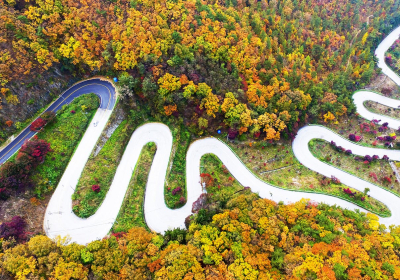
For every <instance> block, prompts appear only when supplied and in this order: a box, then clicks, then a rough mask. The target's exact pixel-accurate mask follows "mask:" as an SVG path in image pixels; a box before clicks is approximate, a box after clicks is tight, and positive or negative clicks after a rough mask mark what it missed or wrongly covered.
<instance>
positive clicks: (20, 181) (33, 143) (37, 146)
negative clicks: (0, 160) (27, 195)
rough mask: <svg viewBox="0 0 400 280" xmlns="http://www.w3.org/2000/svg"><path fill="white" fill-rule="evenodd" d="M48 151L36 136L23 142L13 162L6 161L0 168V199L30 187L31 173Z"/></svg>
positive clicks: (45, 145)
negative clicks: (12, 192)
mask: <svg viewBox="0 0 400 280" xmlns="http://www.w3.org/2000/svg"><path fill="white" fill-rule="evenodd" d="M50 151H51V148H50V144H49V143H47V142H46V141H45V140H42V139H38V138H37V137H36V136H34V137H33V138H32V139H31V140H27V141H26V142H24V144H23V145H22V146H21V148H20V150H19V151H18V153H17V156H16V158H15V161H7V162H6V163H4V164H3V165H1V166H0V198H3V199H5V198H7V197H8V196H9V194H10V192H11V191H17V192H20V191H22V190H24V189H26V188H30V187H32V186H33V185H32V181H31V178H30V176H31V174H32V171H33V170H34V169H35V168H36V167H37V166H38V165H39V164H40V163H42V162H43V161H44V159H45V156H46V155H47V153H49V152H50Z"/></svg>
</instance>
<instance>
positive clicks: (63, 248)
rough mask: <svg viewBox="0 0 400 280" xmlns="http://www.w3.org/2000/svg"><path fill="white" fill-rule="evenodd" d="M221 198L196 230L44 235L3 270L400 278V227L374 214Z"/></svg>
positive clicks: (10, 254) (3, 259)
mask: <svg viewBox="0 0 400 280" xmlns="http://www.w3.org/2000/svg"><path fill="white" fill-rule="evenodd" d="M217 201H222V197H219V198H218V200H217V199H213V198H212V196H209V197H208V198H207V199H206V200H204V203H201V204H198V205H197V206H198V207H200V209H197V212H196V213H197V214H194V215H192V216H191V217H189V218H188V219H187V222H188V223H187V225H188V229H187V230H183V229H173V230H168V231H167V232H166V233H165V235H158V234H156V233H151V232H148V231H146V230H145V229H144V228H132V229H130V230H129V231H128V232H127V233H121V234H113V235H111V237H109V238H105V239H103V240H98V241H94V242H91V243H89V244H88V245H86V246H82V245H77V244H75V243H72V244H68V245H66V242H65V241H66V240H65V239H60V238H58V239H57V240H56V241H53V240H50V239H49V238H47V237H45V236H40V235H38V236H35V237H33V238H31V239H30V240H29V241H28V242H26V243H24V244H19V245H12V246H10V245H7V246H3V248H5V249H4V250H3V251H0V269H2V271H3V272H4V273H7V274H8V275H10V276H14V277H15V276H18V277H19V279H24V277H26V278H29V279H32V278H35V277H39V276H40V277H44V278H47V279H49V278H55V279H71V278H72V279H88V278H89V275H92V276H90V277H91V278H92V277H94V278H96V279H176V280H180V279H204V280H205V279H332V280H333V279H377V275H380V277H381V279H399V277H400V259H399V249H400V228H399V227H390V229H386V228H385V226H383V225H380V224H379V222H378V217H377V216H375V215H374V214H364V213H360V212H353V211H350V210H344V209H341V208H339V207H336V206H334V207H330V206H326V205H324V204H317V203H313V202H310V201H307V200H301V201H299V202H296V203H293V204H288V205H283V204H281V203H280V204H277V203H275V202H273V201H271V200H268V199H260V198H259V197H258V196H257V195H255V194H251V193H246V194H243V193H242V194H239V195H236V196H234V197H231V198H230V199H229V200H225V202H224V205H225V206H224V208H221V207H220V206H221V205H222V204H220V202H217ZM216 203H217V204H216ZM217 205H220V206H217ZM198 207H197V208H198ZM212 209H213V210H212ZM211 213H214V214H211ZM3 242H5V241H3ZM0 243H1V241H0ZM7 244H8V243H7ZM0 248H1V247H0ZM22 268H23V269H22ZM66 275H67V276H68V277H69V278H68V277H67V276H66Z"/></svg>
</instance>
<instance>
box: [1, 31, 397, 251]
mask: <svg viewBox="0 0 400 280" xmlns="http://www.w3.org/2000/svg"><path fill="white" fill-rule="evenodd" d="M399 34H400V27H399V28H397V29H395V30H394V31H393V32H392V33H391V34H389V36H388V37H387V38H386V39H384V40H383V41H382V43H381V45H379V47H378V48H377V53H376V54H377V56H378V58H379V63H378V66H379V67H381V68H382V71H383V72H384V73H385V74H387V75H388V76H389V77H390V78H392V79H393V80H394V81H395V82H396V83H397V84H398V85H400V78H399V77H398V76H397V75H396V74H395V73H393V71H391V70H390V68H388V67H387V66H386V64H385V63H384V52H385V51H386V50H387V48H389V47H390V45H391V44H392V43H393V42H394V41H395V40H396V39H397V38H398V36H399ZM384 66H386V67H384ZM89 92H94V93H96V94H97V95H99V96H100V98H101V105H100V108H99V109H98V111H97V112H96V114H95V116H94V117H93V120H92V122H91V124H90V125H89V127H88V129H87V131H86V132H85V134H84V136H83V138H82V140H81V142H80V144H79V146H78V148H77V150H76V151H75V153H74V155H73V156H72V158H71V160H70V163H69V164H68V166H67V169H66V170H65V172H64V174H63V176H62V178H61V180H60V182H59V184H58V186H57V189H56V190H55V192H54V194H53V196H52V198H51V200H50V202H49V204H48V207H47V209H46V214H45V219H44V229H45V231H46V234H47V235H48V236H49V237H55V236H57V235H61V236H65V235H69V236H70V237H71V240H72V241H73V242H77V243H80V244H86V243H88V242H91V241H93V240H96V239H101V238H103V237H104V236H106V235H107V234H108V233H109V231H110V229H111V227H112V225H113V223H114V221H115V219H116V218H117V216H118V213H119V210H120V207H121V205H122V202H123V199H124V196H125V193H126V190H127V188H128V184H129V181H130V179H131V176H132V172H133V170H134V168H135V166H136V163H137V162H138V159H139V156H140V153H141V150H142V147H143V146H144V145H145V144H146V143H149V142H154V143H155V144H156V145H157V152H156V154H155V156H154V160H153V163H152V166H151V169H150V173H149V177H148V181H147V186H146V194H145V203H144V212H145V219H146V223H147V225H148V226H149V228H150V229H152V230H154V231H157V232H164V231H165V230H167V229H169V228H175V227H184V220H185V218H186V217H187V216H188V215H190V214H191V207H192V203H193V202H194V201H195V200H196V199H197V198H198V197H199V195H200V194H201V193H202V192H203V190H202V187H201V185H200V183H199V181H200V159H201V157H202V156H203V155H205V154H208V153H212V154H215V155H216V156H217V157H218V158H219V159H220V160H221V161H222V162H223V164H225V165H226V167H227V168H228V169H229V171H230V172H231V173H232V175H233V176H234V177H235V178H236V179H237V180H238V181H239V182H240V183H241V184H242V185H244V186H249V187H250V188H251V189H252V191H253V192H258V193H259V195H260V196H261V197H264V198H269V199H273V200H275V201H283V202H285V203H288V202H294V201H298V200H300V199H301V198H308V199H311V200H313V201H316V202H324V203H327V204H331V205H332V204H337V205H339V206H341V207H343V208H347V209H351V210H355V209H359V210H361V211H365V210H363V209H361V208H360V207H358V206H356V205H354V204H352V203H350V202H347V201H344V200H342V199H339V198H336V197H331V196H328V195H323V194H316V193H304V192H295V191H288V190H284V189H280V188H279V187H276V186H272V185H270V184H267V183H265V182H263V181H261V180H260V179H258V178H257V177H256V176H255V175H254V174H253V173H252V172H251V171H249V170H248V169H247V168H246V166H245V165H244V164H243V163H242V162H241V161H240V159H239V158H238V157H237V156H236V155H235V154H234V153H233V152H232V151H231V150H230V148H229V147H228V146H227V145H225V144H224V143H223V142H221V141H219V140H218V139H215V138H210V137H209V138H204V139H201V140H197V141H194V142H193V143H192V144H191V145H190V147H189V149H188V152H187V155H186V187H187V193H188V199H187V203H186V205H185V206H183V207H182V208H180V209H175V210H172V209H169V208H168V207H167V206H166V205H165V201H164V193H163V190H164V181H165V176H166V173H167V169H168V164H169V159H170V154H171V149H172V142H173V138H172V134H171V131H170V130H169V128H168V127H167V126H166V125H164V124H161V123H148V124H144V125H142V126H141V127H139V128H138V129H136V130H135V132H134V133H133V134H132V137H131V139H130V141H129V143H128V145H127V147H126V149H125V152H124V154H123V156H122V159H121V161H120V164H119V166H118V168H117V171H116V173H115V176H114V179H113V181H112V184H111V187H110V189H109V191H108V193H107V195H106V197H105V199H104V201H103V203H102V204H101V206H100V207H99V209H98V210H97V212H96V213H95V214H94V215H92V216H91V217H89V218H87V219H81V218H79V217H77V216H76V215H75V214H74V213H73V212H72V200H71V195H72V194H73V193H74V191H75V188H76V185H77V183H78V180H79V177H80V176H81V173H82V171H83V169H84V166H85V165H86V162H87V160H88V158H89V156H90V154H91V151H92V150H93V148H94V147H95V145H96V142H97V140H98V138H99V137H100V135H101V132H102V131H103V129H104V127H105V125H106V124H107V121H108V119H109V117H110V115H111V113H112V110H113V107H114V104H115V91H114V88H113V87H112V85H111V83H109V82H106V81H101V80H90V81H85V82H82V83H80V84H78V85H75V86H74V87H72V88H71V89H69V90H68V91H67V92H66V93H64V94H63V96H64V98H65V99H66V100H65V101H66V102H70V101H71V100H72V99H71V98H73V97H76V96H79V95H81V94H85V93H89ZM108 94H109V95H108ZM353 99H354V102H355V104H356V106H357V111H358V112H359V113H360V115H361V116H362V117H364V118H366V119H384V117H383V116H380V115H377V114H374V113H371V112H369V111H368V110H366V109H365V108H364V106H363V102H364V101H365V100H373V101H376V102H379V103H382V104H385V105H387V106H391V107H397V106H398V104H397V103H395V102H398V101H394V100H392V99H389V98H386V97H384V96H381V95H379V94H376V93H372V92H368V91H359V92H357V93H355V94H354V95H353ZM57 102H60V103H59V104H58V103H57ZM63 102H64V101H63V99H61V98H60V99H58V100H57V101H56V102H54V104H53V105H51V106H50V107H49V108H48V109H47V110H50V108H53V109H51V110H53V111H56V110H58V109H59V108H60V106H62V104H65V103H63ZM52 106H54V107H52ZM384 120H385V121H386V119H384ZM397 122H398V121H397V120H395V119H390V120H388V123H389V125H390V126H391V127H393V128H397V127H398V126H399V125H398V123H397ZM28 129H29V128H28ZM30 136H32V135H30V134H29V132H26V131H23V132H22V133H21V134H20V136H18V137H17V139H18V140H17V139H15V140H14V141H13V142H12V143H11V144H10V145H8V146H7V147H6V149H5V150H3V151H2V153H0V157H1V160H2V161H3V162H4V161H5V160H6V159H8V158H9V157H10V155H11V154H13V153H14V152H15V151H16V150H17V149H18V147H19V146H20V145H21V142H22V141H23V140H24V139H28V138H29V137H30ZM19 137H20V138H19ZM315 138H319V139H324V140H326V141H331V140H333V141H335V142H336V143H337V144H338V145H341V146H343V147H345V148H346V149H351V150H352V151H353V153H354V154H357V155H361V156H363V155H367V154H368V155H373V154H376V155H379V156H380V157H382V156H383V155H388V156H389V157H390V158H391V159H393V160H400V151H394V150H385V149H375V148H368V147H363V146H360V145H357V144H355V143H352V142H350V141H348V140H346V139H344V138H342V137H341V136H339V135H338V134H336V133H334V132H332V131H330V130H329V129H327V128H325V127H321V126H306V127H304V128H302V129H300V131H299V133H298V135H297V136H296V138H295V140H294V141H293V151H294V154H295V156H296V157H297V159H298V160H299V161H300V162H301V163H302V164H303V165H305V166H306V167H308V168H310V169H312V170H314V171H316V172H318V173H321V174H323V175H325V176H328V177H330V176H331V175H334V176H336V177H338V178H339V179H340V180H341V181H342V182H343V183H344V184H346V185H348V186H350V187H352V188H355V189H358V190H360V191H363V190H364V188H367V187H368V188H370V190H371V191H370V195H371V196H372V197H374V198H376V199H378V200H381V201H383V202H384V203H385V204H386V205H387V206H388V208H389V209H390V210H391V212H392V216H391V217H389V218H381V219H380V222H381V223H383V224H385V225H391V224H395V225H400V197H397V196H396V195H394V194H392V193H391V192H389V191H386V190H384V189H383V188H380V187H378V186H376V185H373V184H371V183H368V182H366V181H363V180H361V179H359V178H357V177H354V176H353V175H351V174H348V173H346V172H344V171H342V170H339V169H337V168H335V167H333V166H330V165H328V164H325V163H322V162H320V161H319V160H318V159H316V158H315V157H314V156H313V155H312V154H311V152H310V151H309V149H308V142H309V141H310V140H312V139H315Z"/></svg>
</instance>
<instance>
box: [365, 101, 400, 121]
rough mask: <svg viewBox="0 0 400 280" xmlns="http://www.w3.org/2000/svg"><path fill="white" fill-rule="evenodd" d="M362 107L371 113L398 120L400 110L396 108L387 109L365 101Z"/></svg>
mask: <svg viewBox="0 0 400 280" xmlns="http://www.w3.org/2000/svg"><path fill="white" fill-rule="evenodd" d="M364 106H365V108H367V109H368V110H369V111H371V112H373V113H376V114H380V115H385V116H388V117H391V118H395V119H400V109H398V108H392V107H388V106H385V105H382V104H379V103H377V102H373V101H365V102H364Z"/></svg>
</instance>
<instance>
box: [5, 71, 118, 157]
mask: <svg viewBox="0 0 400 280" xmlns="http://www.w3.org/2000/svg"><path fill="white" fill-rule="evenodd" d="M88 93H94V94H96V95H97V96H98V97H99V98H100V107H99V109H102V110H107V111H110V110H111V111H112V109H113V108H114V105H115V101H116V93H115V89H114V87H113V85H112V84H111V82H109V81H106V80H101V79H98V78H95V79H90V80H86V81H83V82H79V83H77V84H75V85H73V86H72V87H70V88H69V89H67V90H66V91H65V92H64V93H63V94H61V95H60V97H58V99H57V100H56V101H54V102H53V103H52V104H51V105H50V106H49V107H48V108H47V109H46V110H45V111H44V112H50V111H52V112H55V113H56V112H57V111H58V110H59V109H61V108H62V106H64V105H66V104H69V103H71V102H72V100H74V99H75V98H76V97H78V96H81V95H84V94H88ZM29 128H30V126H28V127H26V128H25V129H24V130H23V131H22V132H21V133H20V134H19V135H18V136H17V137H16V138H15V139H14V140H13V141H12V142H11V143H9V144H8V145H7V146H6V147H5V148H4V149H3V150H1V151H0V164H3V163H4V162H6V161H7V160H8V159H9V158H10V157H11V156H12V155H13V154H14V153H16V152H17V151H18V150H19V148H21V146H22V144H23V143H24V142H25V140H27V139H30V138H31V137H32V136H33V135H35V134H36V132H34V131H30V129H29Z"/></svg>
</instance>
